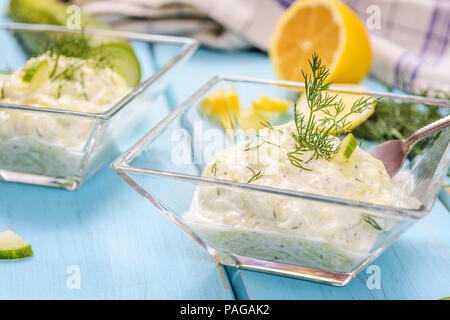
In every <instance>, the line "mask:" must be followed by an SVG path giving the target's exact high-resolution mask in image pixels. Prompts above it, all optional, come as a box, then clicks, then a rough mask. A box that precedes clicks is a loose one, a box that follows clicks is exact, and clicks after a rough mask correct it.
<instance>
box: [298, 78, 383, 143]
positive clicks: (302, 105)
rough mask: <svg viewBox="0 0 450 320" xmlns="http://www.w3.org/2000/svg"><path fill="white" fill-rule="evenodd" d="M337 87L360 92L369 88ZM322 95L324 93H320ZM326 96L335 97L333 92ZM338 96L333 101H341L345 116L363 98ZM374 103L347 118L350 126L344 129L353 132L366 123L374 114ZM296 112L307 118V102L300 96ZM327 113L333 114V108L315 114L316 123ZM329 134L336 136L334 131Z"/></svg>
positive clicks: (358, 96) (355, 86)
mask: <svg viewBox="0 0 450 320" xmlns="http://www.w3.org/2000/svg"><path fill="white" fill-rule="evenodd" d="M337 86H340V87H348V88H354V89H361V90H368V89H369V88H367V87H365V86H361V85H354V84H352V85H348V84H338V85H337ZM322 94H324V93H322ZM328 95H330V96H333V95H336V93H333V92H329V93H328ZM337 95H338V96H337V97H336V99H335V101H339V99H342V102H343V104H344V106H345V107H344V110H342V114H346V113H348V112H349V111H350V109H351V107H352V105H353V103H355V102H356V101H357V100H358V99H361V98H363V97H365V96H363V95H360V94H351V93H338V94H337ZM375 105H376V104H375V103H373V104H371V105H370V106H369V107H368V108H367V109H366V110H364V111H363V112H361V113H353V114H351V115H349V116H348V118H347V120H348V121H349V123H350V125H349V126H348V127H347V128H345V129H346V130H347V131H352V130H354V129H355V128H356V127H358V126H359V125H360V124H361V123H363V122H364V121H366V120H367V119H368V118H369V117H370V116H371V115H372V114H373V113H374V112H375ZM297 110H298V111H299V112H300V113H303V114H305V117H308V116H309V107H308V102H307V100H306V96H305V95H302V97H301V98H300V100H299V102H298V104H297ZM327 112H330V113H331V114H334V113H335V112H334V109H333V107H332V106H331V107H329V108H326V109H323V110H321V111H318V112H316V113H315V116H316V119H315V120H316V123H320V121H321V120H322V119H323V118H326V117H328V116H327V114H326V113H327ZM330 134H336V132H335V131H334V129H332V130H331V131H330Z"/></svg>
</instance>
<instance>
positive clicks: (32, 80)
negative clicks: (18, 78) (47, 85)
mask: <svg viewBox="0 0 450 320" xmlns="http://www.w3.org/2000/svg"><path fill="white" fill-rule="evenodd" d="M49 75H50V68H49V64H48V60H41V61H37V62H36V63H35V64H33V65H32V66H30V67H29V68H26V69H25V71H24V73H23V76H22V81H23V82H28V83H29V84H30V85H32V86H34V87H37V86H39V85H40V84H42V83H44V82H45V81H47V80H48V78H49Z"/></svg>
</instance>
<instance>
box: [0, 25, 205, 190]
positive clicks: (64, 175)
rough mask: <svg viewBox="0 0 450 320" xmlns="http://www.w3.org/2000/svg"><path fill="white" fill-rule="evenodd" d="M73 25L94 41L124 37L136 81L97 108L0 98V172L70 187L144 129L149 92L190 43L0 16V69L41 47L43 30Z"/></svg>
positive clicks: (56, 33)
mask: <svg viewBox="0 0 450 320" xmlns="http://www.w3.org/2000/svg"><path fill="white" fill-rule="evenodd" d="M81 33H83V34H84V35H86V36H87V37H89V39H91V40H92V41H93V42H95V43H105V42H111V41H115V42H121V43H126V41H128V43H129V44H130V45H131V47H132V48H133V50H134V52H135V55H136V57H137V59H138V60H139V64H140V74H141V80H140V83H139V84H138V85H137V86H135V87H134V88H133V89H132V90H131V91H130V92H129V94H127V95H126V96H124V97H123V98H122V99H121V100H120V101H118V102H117V103H116V104H114V105H111V106H110V108H109V109H108V110H107V111H105V112H102V113H82V112H75V111H64V110H56V109H47V108H38V107H33V106H27V105H12V104H1V103H0V180H5V181H13V182H22V183H30V184H38V185H44V186H51V187H59V188H65V189H68V190H74V189H76V188H78V187H79V186H80V185H82V184H83V183H84V182H85V181H86V180H87V179H88V178H89V177H90V176H92V175H93V174H94V173H95V172H96V171H97V170H99V169H100V168H101V167H102V166H103V165H104V164H105V162H107V161H109V160H112V159H114V158H115V157H117V156H118V155H119V154H120V153H122V152H124V151H125V150H126V149H127V148H128V147H130V145H132V144H133V142H135V141H136V140H137V138H138V137H140V136H142V134H143V133H144V132H146V130H147V129H146V128H148V126H145V124H143V122H144V121H145V120H149V118H150V117H153V116H156V115H157V113H156V114H155V108H154V106H153V104H154V102H155V99H156V98H157V97H158V95H159V93H161V92H162V91H164V90H165V88H166V87H167V84H168V79H169V77H171V76H173V74H174V72H175V71H176V70H177V68H178V67H179V66H181V65H182V64H183V63H184V62H186V61H187V59H188V58H189V57H190V56H191V55H192V53H193V52H194V51H195V50H196V48H197V47H198V43H197V41H195V40H193V39H189V38H183V37H171V36H159V35H151V34H139V33H131V32H120V31H110V30H89V29H86V30H76V29H74V30H71V29H67V28H65V27H59V26H46V25H32V24H4V25H0V41H1V42H2V49H1V54H0V71H1V72H2V73H5V72H11V71H14V70H16V69H18V68H20V67H21V66H22V65H23V64H24V63H25V62H26V61H27V60H28V59H29V58H30V56H34V55H36V54H39V53H42V51H46V50H47V49H48V48H45V49H44V47H45V45H44V43H45V42H46V41H48V39H49V38H50V39H61V38H63V37H66V38H67V36H72V37H76V36H75V35H81ZM66 38H64V39H66ZM70 39H71V38H70ZM156 45H158V46H160V47H164V48H165V50H164V52H166V54H165V55H164V56H163V57H160V56H159V57H157V58H156V57H155V46H156ZM30 48H31V49H30ZM41 48H42V49H41ZM161 118H162V116H161ZM161 118H160V119H161ZM1 128H3V129H6V130H5V131H3V132H2V129H1ZM74 129H75V130H74ZM132 139H135V140H132ZM130 140H131V141H130Z"/></svg>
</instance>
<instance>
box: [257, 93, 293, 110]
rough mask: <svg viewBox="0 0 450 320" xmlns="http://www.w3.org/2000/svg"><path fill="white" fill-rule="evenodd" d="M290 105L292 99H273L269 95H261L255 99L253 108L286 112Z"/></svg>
mask: <svg viewBox="0 0 450 320" xmlns="http://www.w3.org/2000/svg"><path fill="white" fill-rule="evenodd" d="M290 106H291V102H290V101H285V100H277V99H272V98H269V97H267V96H260V97H259V99H258V100H255V101H253V109H255V110H258V111H264V112H278V113H284V112H287V111H288V109H289V107H290Z"/></svg>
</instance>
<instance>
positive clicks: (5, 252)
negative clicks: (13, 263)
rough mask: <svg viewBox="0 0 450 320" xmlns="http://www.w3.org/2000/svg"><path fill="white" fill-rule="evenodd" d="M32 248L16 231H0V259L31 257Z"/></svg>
mask: <svg viewBox="0 0 450 320" xmlns="http://www.w3.org/2000/svg"><path fill="white" fill-rule="evenodd" d="M32 255H33V249H31V245H29V244H28V243H27V242H25V241H24V240H23V239H22V238H21V237H19V235H18V234H17V233H15V232H14V231H11V230H7V231H4V232H0V260H11V259H22V258H27V257H31V256H32Z"/></svg>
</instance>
